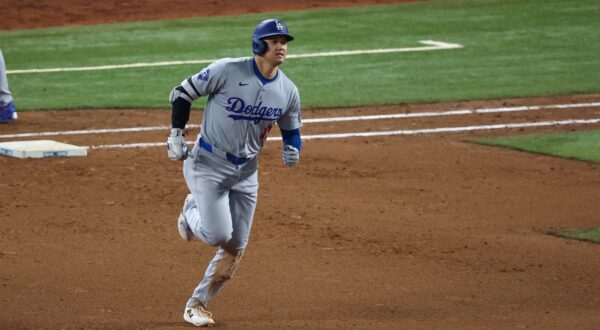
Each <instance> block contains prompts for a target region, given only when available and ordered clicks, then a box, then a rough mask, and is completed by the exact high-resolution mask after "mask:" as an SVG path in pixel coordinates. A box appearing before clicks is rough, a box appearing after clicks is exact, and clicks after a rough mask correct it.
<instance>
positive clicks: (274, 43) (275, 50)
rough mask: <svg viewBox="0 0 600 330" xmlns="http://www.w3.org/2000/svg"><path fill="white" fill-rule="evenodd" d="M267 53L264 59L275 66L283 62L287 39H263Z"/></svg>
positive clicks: (279, 37)
mask: <svg viewBox="0 0 600 330" xmlns="http://www.w3.org/2000/svg"><path fill="white" fill-rule="evenodd" d="M265 42H266V43H267V47H268V48H267V51H266V52H265V53H264V55H263V56H264V57H265V58H266V59H268V60H269V61H271V62H273V64H275V65H279V64H282V63H283V62H285V57H286V56H287V48H288V39H287V37H285V36H273V37H269V38H266V39H265Z"/></svg>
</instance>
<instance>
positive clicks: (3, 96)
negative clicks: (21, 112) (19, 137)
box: [0, 51, 17, 123]
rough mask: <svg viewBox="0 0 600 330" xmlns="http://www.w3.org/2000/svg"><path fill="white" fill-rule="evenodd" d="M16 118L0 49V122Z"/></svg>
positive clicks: (15, 110)
mask: <svg viewBox="0 0 600 330" xmlns="http://www.w3.org/2000/svg"><path fill="white" fill-rule="evenodd" d="M16 118H17V109H16V107H15V104H14V103H13V98H12V94H11V92H10V90H9V89H8V79H7V73H6V65H5V64H4V57H3V56H2V51H0V123H5V122H9V121H11V120H13V119H16Z"/></svg>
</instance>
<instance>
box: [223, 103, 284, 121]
mask: <svg viewBox="0 0 600 330" xmlns="http://www.w3.org/2000/svg"><path fill="white" fill-rule="evenodd" d="M227 103H228V104H229V105H230V106H229V107H227V108H225V110H227V111H229V112H233V113H236V114H245V115H246V116H242V115H229V118H231V119H233V120H248V121H252V122H254V124H258V123H260V122H261V121H262V120H266V121H272V120H277V119H279V117H281V114H282V113H283V109H282V108H273V107H269V106H263V105H262V101H261V102H259V103H258V104H256V105H250V104H249V105H246V102H244V100H242V99H241V98H239V97H230V98H229V99H228V100H227Z"/></svg>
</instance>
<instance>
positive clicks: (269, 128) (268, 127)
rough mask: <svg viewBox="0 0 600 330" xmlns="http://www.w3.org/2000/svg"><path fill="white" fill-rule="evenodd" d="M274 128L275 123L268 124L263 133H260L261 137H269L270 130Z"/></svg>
mask: <svg viewBox="0 0 600 330" xmlns="http://www.w3.org/2000/svg"><path fill="white" fill-rule="evenodd" d="M272 128H273V125H267V127H265V128H264V129H263V131H262V133H261V134H260V139H261V140H265V139H266V138H267V135H269V132H270V131H271V129H272Z"/></svg>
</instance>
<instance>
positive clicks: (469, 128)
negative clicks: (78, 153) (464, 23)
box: [89, 118, 600, 149]
mask: <svg viewBox="0 0 600 330" xmlns="http://www.w3.org/2000/svg"><path fill="white" fill-rule="evenodd" d="M597 123H600V118H595V119H568V120H554V121H542V122H534V123H508V124H495V125H481V126H462V127H438V128H425V129H414V130H396V131H381V132H358V133H336V134H316V135H303V136H302V140H317V139H343V138H351V137H375V136H389V135H418V134H433V133H462V132H471V131H481V130H497V129H511V128H525V127H544V126H561V125H586V124H597ZM267 140H268V141H281V137H269V138H268V139H267ZM192 143H193V142H188V144H192ZM165 145H166V142H152V143H132V144H105V145H98V146H90V147H89V148H91V149H129V148H151V147H160V146H162V147H164V146H165Z"/></svg>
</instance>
